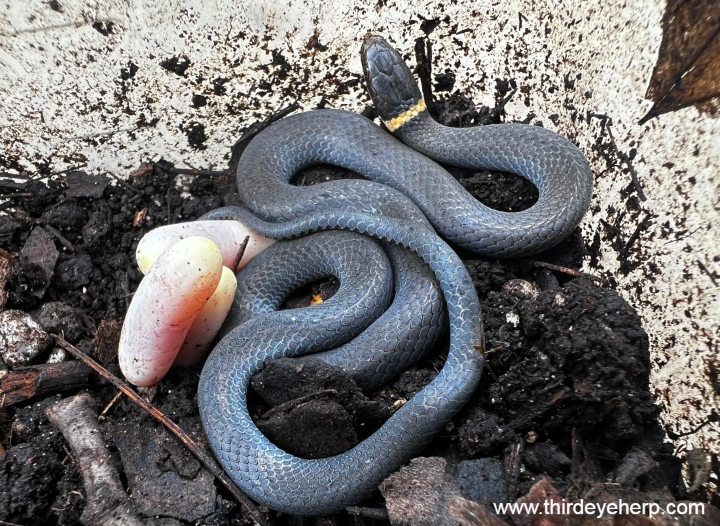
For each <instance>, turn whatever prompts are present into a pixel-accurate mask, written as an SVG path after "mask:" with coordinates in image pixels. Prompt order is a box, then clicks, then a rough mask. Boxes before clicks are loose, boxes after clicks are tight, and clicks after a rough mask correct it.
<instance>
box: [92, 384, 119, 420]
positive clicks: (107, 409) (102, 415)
mask: <svg viewBox="0 0 720 526" xmlns="http://www.w3.org/2000/svg"><path fill="white" fill-rule="evenodd" d="M121 396H122V391H118V394H116V395H115V398H113V399H112V400H110V403H109V404H108V405H106V406H105V409H103V410H102V413H100V415H99V416H98V419H103V418H105V415H106V414H107V412H108V411H110V409H112V407H113V406H114V405H115V404H116V403H117V401H118V400H120V397H121Z"/></svg>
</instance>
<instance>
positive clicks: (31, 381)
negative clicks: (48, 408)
mask: <svg viewBox="0 0 720 526" xmlns="http://www.w3.org/2000/svg"><path fill="white" fill-rule="evenodd" d="M92 375H93V373H92V371H91V370H90V369H88V367H87V366H86V365H84V364H82V363H79V362H61V363H44V364H40V365H33V366H31V367H18V368H15V369H13V370H12V371H7V370H5V371H0V408H2V407H3V406H10V405H14V404H19V403H23V402H27V401H28V400H32V399H33V398H37V397H39V396H47V395H50V394H54V393H59V392H63V391H71V390H73V389H79V388H81V387H86V386H87V385H88V384H89V383H90V380H91V376H92Z"/></svg>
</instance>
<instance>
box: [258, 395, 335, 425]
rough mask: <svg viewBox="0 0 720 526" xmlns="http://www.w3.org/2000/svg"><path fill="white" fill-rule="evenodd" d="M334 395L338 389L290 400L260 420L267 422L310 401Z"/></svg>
mask: <svg viewBox="0 0 720 526" xmlns="http://www.w3.org/2000/svg"><path fill="white" fill-rule="evenodd" d="M333 394H337V390H336V389H320V390H319V391H317V392H316V393H311V394H309V395H305V396H301V397H299V398H294V399H292V400H288V401H287V402H285V403H282V404H280V405H278V406H275V407H273V408H272V409H270V410H269V411H268V412H267V413H265V414H263V415H262V416H261V417H260V418H262V419H263V420H265V419H266V418H270V417H271V416H273V415H276V414H278V413H282V412H284V411H287V410H288V409H291V408H293V407H296V406H298V405H300V404H304V403H305V402H309V401H310V400H316V399H318V398H322V397H324V396H328V395H333Z"/></svg>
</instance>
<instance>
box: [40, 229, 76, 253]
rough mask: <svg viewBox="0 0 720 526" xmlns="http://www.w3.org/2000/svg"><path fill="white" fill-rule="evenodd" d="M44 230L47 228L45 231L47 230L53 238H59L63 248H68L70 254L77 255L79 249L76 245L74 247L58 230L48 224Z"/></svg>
mask: <svg viewBox="0 0 720 526" xmlns="http://www.w3.org/2000/svg"><path fill="white" fill-rule="evenodd" d="M43 228H45V230H47V231H48V232H50V233H51V234H52V235H53V236H55V237H56V238H57V240H58V241H60V244H61V245H62V246H64V247H65V248H67V249H68V250H69V251H70V252H72V253H73V254H76V253H77V248H75V245H73V244H72V243H71V242H70V240H69V239H67V238H66V237H65V236H63V235H62V234H61V233H60V231H59V230H58V229H57V228H55V227H53V226H50V225H47V224H46V225H44V227H43Z"/></svg>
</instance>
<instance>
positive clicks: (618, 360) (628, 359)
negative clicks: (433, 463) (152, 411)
mask: <svg viewBox="0 0 720 526" xmlns="http://www.w3.org/2000/svg"><path fill="white" fill-rule="evenodd" d="M176 66H178V65H174V66H173V67H176ZM441 80H442V79H441ZM499 87H501V86H499ZM505 91H507V89H506V90H505ZM504 95H505V92H504V91H502V90H499V91H498V100H499V101H501V100H502V98H503V96H504ZM431 110H432V111H433V112H434V113H435V114H436V116H437V117H438V119H439V120H441V121H444V122H447V123H450V124H454V125H459V124H462V125H468V124H484V123H488V122H499V121H500V120H501V116H502V110H501V107H500V106H499V107H498V108H496V109H495V110H490V109H488V108H482V109H476V108H475V107H474V106H473V105H472V103H471V102H469V101H468V100H466V99H463V98H462V97H458V96H451V97H448V98H446V99H442V100H436V101H435V102H434V104H433V106H432V107H431ZM366 114H367V115H368V116H372V110H368V112H366ZM252 130H254V131H255V130H257V126H254V127H252ZM248 138H249V137H247V136H246V137H244V138H243V139H242V140H240V141H238V143H237V145H236V148H235V149H234V151H233V152H232V158H233V159H237V158H238V157H239V155H240V153H241V150H242V148H243V146H244V145H246V144H247V140H248ZM233 170H234V166H232V163H231V166H229V168H228V170H227V171H220V172H210V171H202V170H197V171H189V170H180V169H176V168H175V167H174V166H172V165H170V164H169V163H166V162H163V161H160V162H156V163H154V164H150V165H142V166H140V167H139V168H138V170H137V171H136V172H134V173H133V174H131V175H130V177H129V178H128V179H127V180H124V181H121V180H119V179H113V178H111V177H110V176H108V175H105V174H87V173H83V172H79V171H78V172H68V173H64V174H55V176H54V177H51V178H47V179H43V180H38V179H26V180H22V181H21V182H17V180H15V181H13V180H10V179H0V194H2V196H3V197H4V198H5V199H7V200H6V201H5V204H4V205H2V207H3V209H4V210H5V212H4V215H2V216H0V248H2V252H0V259H2V258H4V259H5V260H6V261H7V262H8V263H9V276H8V278H7V281H6V283H5V287H4V288H5V293H6V297H5V305H4V309H5V310H11V309H17V310H21V311H25V312H28V313H30V314H31V315H32V316H33V317H34V318H35V319H36V320H37V321H38V323H40V325H41V326H42V327H43V328H44V329H45V330H46V331H48V332H52V333H61V334H63V335H64V337H65V338H66V339H67V340H68V341H69V342H71V343H73V344H75V345H76V346H77V347H79V348H80V349H82V350H84V351H85V352H86V353H88V354H89V355H90V356H92V357H94V358H95V359H96V360H98V361H99V362H101V363H103V364H105V365H106V366H107V367H108V368H109V369H110V370H111V371H113V372H115V373H116V374H119V370H118V367H117V358H116V352H117V338H118V334H119V327H120V325H121V323H122V319H123V315H124V313H125V310H126V309H127V306H128V302H129V301H130V299H131V297H132V293H133V291H134V290H135V288H136V287H137V285H138V283H139V281H140V279H141V277H142V275H141V273H140V272H139V271H138V269H137V266H136V263H135V261H134V250H135V247H136V246H137V243H138V241H139V239H140V238H141V237H142V236H143V234H145V233H146V232H148V231H149V230H152V229H153V228H155V227H157V226H160V225H165V224H170V223H177V222H182V221H190V220H192V219H195V218H197V217H198V216H200V215H201V214H203V213H204V212H207V211H209V210H212V209H214V208H216V207H218V206H221V205H223V204H234V203H236V202H237V196H236V194H235V193H234V185H233V176H232V174H233ZM451 171H452V173H453V175H455V176H456V177H457V178H458V179H459V180H460V181H461V183H462V184H463V185H465V186H466V187H467V188H468V189H469V190H470V191H471V192H472V193H473V194H474V195H475V196H476V197H478V199H480V200H481V201H483V202H484V203H486V204H488V205H490V206H492V207H494V208H498V209H503V210H519V209H523V208H527V207H528V206H530V205H531V204H532V203H533V202H534V200H535V199H536V198H537V192H536V190H535V189H534V187H532V185H530V184H529V183H527V182H525V181H524V180H523V179H522V178H519V177H516V176H513V175H510V174H497V173H489V172H468V171H463V170H457V169H452V170H451ZM349 176H354V174H348V173H342V172H341V171H339V170H337V169H336V168H333V167H326V166H321V167H312V168H310V169H308V170H306V171H304V172H303V173H302V174H299V175H298V176H297V177H296V179H295V181H296V183H298V184H314V183H317V182H322V181H324V180H327V178H331V177H332V178H336V177H349ZM597 249H598V247H597V246H595V245H593V246H590V247H587V246H585V245H584V243H583V240H582V238H581V236H580V235H579V233H575V234H573V235H572V236H571V237H570V238H569V239H568V240H566V241H565V242H563V243H562V244H561V245H559V246H558V247H556V248H554V249H553V250H551V251H550V252H547V253H545V254H542V255H541V256H539V257H538V258H534V259H524V260H512V261H498V260H492V259H484V258H479V257H477V256H473V255H470V254H461V256H462V257H463V258H464V260H465V263H466V265H467V268H468V270H469V271H470V273H471V275H472V277H473V280H474V282H475V286H476V289H477V292H478V295H479V297H480V299H481V302H482V305H483V314H484V324H485V334H486V348H487V350H486V354H487V365H486V370H485V372H484V377H483V382H482V385H481V387H480V389H479V390H478V392H477V393H476V395H475V396H474V398H473V399H472V401H471V402H470V403H469V404H468V406H467V407H466V408H465V409H464V410H463V411H462V412H461V413H460V414H459V415H457V417H456V418H454V419H453V420H452V422H450V423H449V424H448V425H447V427H446V429H445V432H443V433H441V435H440V436H438V437H437V438H436V439H435V440H434V442H432V444H431V445H430V446H429V447H428V448H427V450H426V451H425V453H424V454H425V455H426V456H439V457H443V458H444V459H445V460H446V461H447V465H448V466H449V468H448V470H449V472H450V473H454V474H456V475H457V474H458V473H459V474H460V475H461V479H462V481H464V482H463V484H461V486H462V487H463V493H464V494H465V495H466V496H472V495H481V494H483V488H482V487H478V483H467V480H469V478H470V479H471V478H472V477H470V475H468V473H469V471H468V470H469V469H470V468H469V467H468V464H465V463H463V462H464V461H467V460H470V459H488V461H490V462H492V463H494V464H492V465H493V466H496V467H495V468H494V469H496V470H499V472H501V475H500V476H501V478H502V479H503V484H502V488H503V491H502V495H500V496H498V495H497V494H495V493H494V494H493V498H494V499H499V498H501V497H502V498H505V500H506V501H513V500H515V499H516V498H517V497H519V496H522V495H525V494H526V493H528V490H529V488H530V486H532V485H533V484H534V483H535V482H537V481H538V480H540V479H541V477H543V476H544V477H546V478H547V479H549V480H550V481H552V484H553V485H554V486H555V488H557V489H558V490H559V492H560V493H561V494H562V495H570V496H572V495H582V494H583V492H584V491H585V490H587V489H588V488H590V487H593V486H594V485H596V484H598V483H604V482H606V481H615V482H617V483H618V484H620V486H622V487H623V488H624V489H625V490H627V491H628V492H633V493H634V494H635V495H636V496H638V499H639V500H643V495H645V496H646V498H645V499H644V500H652V499H651V497H650V495H658V494H663V495H667V496H668V497H669V498H673V497H674V498H678V499H679V498H688V495H687V494H685V493H684V489H683V486H682V485H681V484H680V480H681V478H680V465H681V462H680V460H679V459H677V458H676V457H675V456H674V455H673V446H672V444H671V443H668V442H666V441H665V440H664V438H663V432H662V430H661V429H660V427H659V425H658V421H657V415H658V408H657V406H656V405H655V404H654V401H653V399H652V397H651V395H650V391H649V386H648V376H649V370H650V364H649V355H648V336H647V334H646V333H645V331H644V330H643V328H642V326H641V323H640V319H639V317H638V315H637V314H636V313H635V311H634V310H633V309H632V307H631V306H630V305H629V304H628V303H627V302H625V301H624V300H623V299H622V298H621V297H620V296H619V295H618V294H617V293H616V292H614V291H613V290H611V289H609V288H606V286H603V285H605V284H603V283H600V282H598V281H597V280H593V279H589V278H587V277H578V276H580V274H578V273H575V274H573V273H572V271H568V270H567V269H571V270H572V269H574V270H578V269H579V268H580V265H581V263H582V261H583V259H584V258H588V257H589V258H591V259H592V258H594V257H597V254H594V253H593V252H594V251H596V250H597ZM538 262H540V263H542V264H552V265H556V266H557V267H554V268H555V269H558V268H559V269H560V270H551V269H550V268H548V267H547V265H546V266H542V265H539V264H538ZM0 274H1V273H0ZM333 292H334V288H333V284H332V283H331V282H329V283H318V284H316V285H314V286H313V287H310V288H308V289H306V290H303V291H300V292H299V293H298V294H296V295H295V296H294V297H293V298H292V299H291V300H289V302H288V306H292V307H297V306H301V305H302V304H303V303H306V302H308V301H309V299H310V298H311V297H313V296H314V295H315V294H317V293H320V294H323V295H324V297H328V296H330V295H332V293H333ZM446 345H447V343H446V342H445V343H442V344H441V345H439V346H438V349H437V350H436V352H433V353H431V354H430V356H429V357H428V358H427V359H425V360H424V361H423V362H421V363H420V364H418V365H417V366H415V367H413V368H411V369H410V370H408V371H406V372H404V373H402V374H401V375H400V377H399V378H397V379H396V380H395V382H394V383H393V384H391V385H389V386H387V387H385V388H383V389H381V390H380V391H379V392H377V393H370V394H368V393H362V392H361V391H360V390H359V389H358V388H357V387H356V386H355V385H354V384H353V382H352V381H351V380H349V379H348V378H346V377H344V376H343V375H342V374H339V373H338V372H337V371H334V370H332V369H331V368H329V367H327V366H324V365H323V364H321V363H318V362H316V361H314V360H305V361H303V363H302V364H301V365H298V364H297V363H296V362H292V361H290V360H282V361H279V362H276V363H273V364H268V365H267V366H266V368H265V369H264V370H263V371H262V372H261V373H260V374H259V375H258V376H257V377H256V379H255V380H256V381H255V382H254V385H255V386H256V389H255V392H254V394H253V398H254V404H253V412H254V413H255V415H256V416H257V421H258V425H260V426H261V428H262V429H263V430H264V432H266V433H267V434H268V435H269V436H270V437H271V438H272V440H273V441H274V442H276V443H277V444H278V445H280V446H281V447H283V448H286V449H287V450H288V451H290V452H292V453H294V454H296V455H299V456H302V457H306V458H317V457H321V456H328V455H333V454H336V453H338V452H340V451H343V450H345V449H347V448H349V447H352V446H353V445H354V444H355V443H357V442H358V441H360V440H362V439H363V437H366V436H368V435H369V434H371V433H372V432H373V430H374V429H376V428H377V427H378V426H379V425H381V423H382V422H383V421H384V420H385V419H386V418H387V417H388V416H389V415H390V414H391V413H392V408H393V407H396V406H397V403H398V402H399V401H401V400H405V399H408V398H410V397H411V396H412V395H413V393H415V392H417V390H419V389H420V388H422V387H423V386H424V385H426V384H427V383H428V382H429V381H431V380H432V378H433V377H434V376H435V374H436V372H437V370H438V368H439V367H441V366H442V362H443V356H444V353H445V352H446ZM47 356H48V353H47V352H46V353H44V354H41V355H40V356H38V357H37V358H35V361H34V363H42V362H43V361H45V360H46V359H47ZM0 367H1V369H0V371H2V370H9V369H11V368H10V367H9V366H8V365H2V364H0ZM198 374H199V369H197V368H186V369H177V370H173V371H171V373H170V374H169V375H168V376H167V377H166V378H165V379H164V380H163V381H162V382H161V383H160V384H159V385H158V386H157V388H156V389H155V390H154V393H152V401H153V403H154V404H155V405H156V406H157V407H158V408H159V409H160V410H161V411H163V412H164V413H165V414H166V415H169V416H170V417H171V418H172V419H173V420H174V421H175V422H177V423H178V424H179V425H180V426H181V427H182V428H184V429H185V430H186V431H187V432H189V433H190V434H191V435H192V436H193V437H194V438H195V439H196V440H198V441H199V442H200V443H201V445H204V446H207V444H206V443H205V441H204V438H203V434H202V430H201V427H200V423H199V418H198V413H197V407H196V401H195V397H196V388H197V380H198ZM261 375H262V376H261ZM89 378H90V381H89V382H88V383H87V385H85V386H83V387H82V388H78V387H74V388H73V390H70V391H65V392H62V393H51V394H50V395H49V396H48V395H47V394H46V395H45V396H44V397H40V398H36V399H33V400H30V401H26V402H22V403H17V404H13V405H4V406H3V405H2V403H1V402H2V401H1V400H0V429H1V431H0V444H1V446H2V448H1V449H0V521H5V522H9V523H14V524H43V525H73V524H78V523H79V519H80V515H81V513H82V510H83V507H84V505H85V492H84V488H83V483H82V479H81V477H80V475H79V471H78V469H77V466H76V465H75V462H74V460H73V455H72V454H71V453H70V452H69V449H68V447H67V445H66V443H65V441H64V439H63V437H62V435H61V434H60V433H59V431H57V429H56V428H55V427H54V426H53V425H51V424H50V423H49V422H48V420H47V417H46V416H45V409H47V408H48V407H49V406H51V405H52V404H54V403H55V402H56V401H57V400H58V399H59V398H61V397H66V396H70V395H72V394H74V393H75V392H78V390H80V389H83V390H89V391H90V392H91V393H93V395H94V396H95V397H96V398H97V399H98V400H99V401H100V403H101V407H105V406H108V409H107V411H106V412H105V413H104V415H103V417H102V421H101V426H102V429H103V431H104V433H105V439H106V441H107V443H108V445H109V446H110V448H111V451H112V453H113V458H114V462H115V464H116V467H117V468H118V470H119V471H120V473H121V474H122V481H123V483H124V484H125V485H127V487H128V489H129V492H131V493H132V494H133V496H134V497H135V501H136V503H137V504H138V508H139V511H140V512H141V513H143V514H144V515H146V516H147V517H150V518H151V519H148V523H155V522H157V523H158V524H159V523H162V524H212V525H224V524H249V523H250V522H249V519H247V516H246V515H245V514H244V512H243V511H242V510H241V508H240V506H239V505H238V504H237V503H235V502H234V501H233V500H232V497H231V496H230V494H229V493H228V492H227V491H226V490H225V489H224V488H222V486H220V485H219V484H217V483H214V482H213V480H212V478H211V477H210V476H209V473H208V472H207V471H206V470H205V469H204V468H202V467H201V465H200V464H199V463H198V462H197V461H196V460H195V459H194V457H192V456H191V455H190V454H189V453H188V452H187V451H186V450H185V449H184V448H183V447H182V446H181V445H180V444H179V442H177V441H176V440H175V439H174V438H173V437H172V436H170V435H169V433H168V432H167V431H165V429H164V428H162V427H161V426H160V425H159V424H157V423H156V422H155V420H153V419H152V418H151V417H149V416H148V415H147V414H146V413H145V412H143V411H142V410H141V409H140V408H138V407H137V406H136V405H135V404H133V403H132V402H130V401H129V400H128V399H126V398H125V397H123V398H121V399H120V400H118V401H115V402H114V403H112V404H111V401H112V400H113V399H114V398H115V395H116V390H115V389H114V388H113V387H112V386H110V385H109V384H107V383H106V382H103V381H102V380H101V379H100V378H99V377H97V376H94V375H91V376H89ZM308 397H310V398H311V400H310V401H308ZM297 400H302V401H303V403H293V401H297ZM279 404H283V410H282V411H274V410H272V409H271V408H272V407H274V406H277V405H279ZM3 451H4V453H3ZM638 456H640V457H641V458H642V459H643V460H644V461H643V462H639V461H637V458H638ZM513 459H514V460H513ZM509 460H511V461H509ZM503 465H505V468H503ZM497 466H499V467H497ZM480 486H481V485H480ZM701 491H702V490H699V491H698V492H696V493H694V494H693V495H690V497H694V498H698V499H701V500H702V499H704V498H705V496H704V495H702V493H701ZM485 493H487V491H485ZM365 505H367V506H370V507H374V508H379V507H382V506H383V503H382V499H381V497H380V496H379V494H378V496H377V497H376V498H374V499H371V501H370V502H367V503H365ZM270 516H271V518H272V519H273V520H274V521H275V523H276V524H304V523H307V524H314V523H316V522H314V521H313V519H308V520H307V521H306V522H302V521H301V520H300V519H296V518H292V517H287V516H278V515H277V514H270ZM317 523H322V524H384V523H386V522H385V521H383V520H381V519H372V518H357V517H351V516H349V515H348V514H346V513H342V514H338V515H337V516H335V517H334V518H330V519H328V518H325V519H322V520H320V519H318V522H317Z"/></svg>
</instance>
